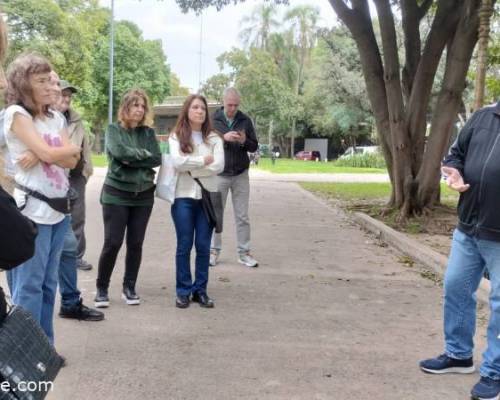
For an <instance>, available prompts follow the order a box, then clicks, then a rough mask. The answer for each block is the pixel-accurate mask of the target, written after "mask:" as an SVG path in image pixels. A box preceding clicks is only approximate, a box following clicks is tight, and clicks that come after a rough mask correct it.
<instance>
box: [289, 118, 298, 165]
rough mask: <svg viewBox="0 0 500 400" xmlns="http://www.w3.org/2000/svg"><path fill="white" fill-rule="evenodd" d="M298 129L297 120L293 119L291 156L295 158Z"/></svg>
mask: <svg viewBox="0 0 500 400" xmlns="http://www.w3.org/2000/svg"><path fill="white" fill-rule="evenodd" d="M296 129H297V120H296V119H295V118H294V119H293V120H292V131H291V132H290V158H293V156H294V155H295V154H294V151H295V133H296V132H295V131H296Z"/></svg>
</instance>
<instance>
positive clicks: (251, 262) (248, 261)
mask: <svg viewBox="0 0 500 400" xmlns="http://www.w3.org/2000/svg"><path fill="white" fill-rule="evenodd" d="M238 262H239V263H240V264H243V265H246V266H247V267H252V268H257V267H258V266H259V262H258V261H257V260H256V259H255V258H253V257H252V256H251V255H250V253H245V254H240V255H239V256H238Z"/></svg>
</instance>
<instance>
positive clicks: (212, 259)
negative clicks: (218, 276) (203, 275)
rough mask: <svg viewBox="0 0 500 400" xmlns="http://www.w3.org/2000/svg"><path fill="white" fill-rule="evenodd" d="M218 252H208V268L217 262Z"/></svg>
mask: <svg viewBox="0 0 500 400" xmlns="http://www.w3.org/2000/svg"><path fill="white" fill-rule="evenodd" d="M219 255H220V251H219V250H217V249H212V250H210V266H211V267H215V266H216V265H217V262H218V261H219Z"/></svg>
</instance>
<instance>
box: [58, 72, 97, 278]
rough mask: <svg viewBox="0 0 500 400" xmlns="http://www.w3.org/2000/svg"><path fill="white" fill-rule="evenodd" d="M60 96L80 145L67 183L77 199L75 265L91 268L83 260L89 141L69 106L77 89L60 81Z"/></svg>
mask: <svg viewBox="0 0 500 400" xmlns="http://www.w3.org/2000/svg"><path fill="white" fill-rule="evenodd" d="M60 85H61V90H62V98H61V101H60V103H59V107H58V109H59V111H60V112H61V113H62V114H63V115H64V116H65V117H66V121H67V123H68V134H69V138H70V140H71V142H72V143H73V144H76V145H77V146H80V148H81V149H82V153H81V157H80V161H79V163H78V165H77V166H76V168H74V169H72V170H71V172H70V174H69V183H70V185H71V187H72V188H73V189H75V190H76V192H77V193H78V199H77V200H76V202H75V204H74V205H73V209H72V212H71V217H72V226H73V231H74V232H75V236H76V240H77V242H78V253H77V259H78V261H77V267H78V269H80V270H87V271H88V270H91V269H92V265H91V264H90V263H88V262H87V261H85V260H84V258H83V256H84V254H85V246H86V240H85V231H84V229H85V188H86V185H87V181H88V179H89V177H90V175H92V172H93V167H92V159H91V151H90V143H89V139H88V136H87V133H86V131H85V127H84V126H83V121H82V118H81V117H80V115H79V114H78V113H77V112H76V111H75V110H73V109H72V108H71V100H72V97H73V94H74V93H77V89H76V88H75V87H74V86H72V85H71V84H70V83H69V82H68V81H65V80H61V81H60Z"/></svg>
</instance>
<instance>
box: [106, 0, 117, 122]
mask: <svg viewBox="0 0 500 400" xmlns="http://www.w3.org/2000/svg"><path fill="white" fill-rule="evenodd" d="M114 20H115V0H111V26H110V28H111V29H110V35H111V37H110V46H109V106H108V122H109V124H111V123H113V58H114V53H115V21H114Z"/></svg>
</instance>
